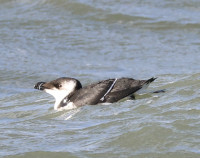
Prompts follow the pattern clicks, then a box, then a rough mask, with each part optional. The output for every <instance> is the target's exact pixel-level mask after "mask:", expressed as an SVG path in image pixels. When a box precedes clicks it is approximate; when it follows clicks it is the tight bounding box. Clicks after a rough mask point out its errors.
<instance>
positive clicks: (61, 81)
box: [34, 77, 156, 110]
mask: <svg viewBox="0 0 200 158" xmlns="http://www.w3.org/2000/svg"><path fill="white" fill-rule="evenodd" d="M155 79H156V78H153V77H152V78H150V79H148V80H135V79H133V78H116V79H107V80H103V81H100V82H98V83H93V84H91V85H88V86H85V87H82V85H81V83H80V81H79V80H77V79H75V78H69V77H62V78H58V79H56V80H53V81H50V82H38V83H37V84H36V85H35V86H34V88H35V89H38V90H44V91H45V92H47V93H49V94H51V95H53V96H54V98H55V105H54V109H55V110H59V109H73V108H76V107H80V106H83V105H96V104H98V103H114V102H117V101H119V100H121V99H123V98H126V97H128V96H131V95H133V94H134V93H135V92H137V91H139V90H141V89H143V88H147V87H148V85H149V84H150V83H151V82H153V81H154V80H155Z"/></svg>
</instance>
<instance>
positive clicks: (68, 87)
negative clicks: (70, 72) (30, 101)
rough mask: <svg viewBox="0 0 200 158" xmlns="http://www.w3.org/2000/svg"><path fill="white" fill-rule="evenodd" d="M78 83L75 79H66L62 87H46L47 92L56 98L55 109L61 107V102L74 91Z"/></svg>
mask: <svg viewBox="0 0 200 158" xmlns="http://www.w3.org/2000/svg"><path fill="white" fill-rule="evenodd" d="M75 87H76V83H75V82H74V81H66V82H64V83H62V87H61V88H60V89H57V88H56V87H54V88H52V89H45V92H47V93H49V94H51V95H52V96H53V97H54V98H55V104H54V110H58V109H59V105H60V102H61V101H62V100H63V99H64V98H65V97H67V96H68V95H69V94H70V93H72V92H73V91H74V89H75Z"/></svg>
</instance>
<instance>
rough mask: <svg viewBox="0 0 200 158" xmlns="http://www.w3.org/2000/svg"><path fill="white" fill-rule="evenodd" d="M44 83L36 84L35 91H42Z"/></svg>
mask: <svg viewBox="0 0 200 158" xmlns="http://www.w3.org/2000/svg"><path fill="white" fill-rule="evenodd" d="M45 83H46V82H38V83H36V84H35V86H34V88H35V89H38V90H44V87H43V85H44V84H45Z"/></svg>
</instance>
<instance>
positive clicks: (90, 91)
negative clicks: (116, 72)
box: [69, 79, 114, 106]
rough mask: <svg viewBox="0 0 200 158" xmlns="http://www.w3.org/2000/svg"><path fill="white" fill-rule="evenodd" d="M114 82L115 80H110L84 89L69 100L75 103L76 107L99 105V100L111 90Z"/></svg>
mask: <svg viewBox="0 0 200 158" xmlns="http://www.w3.org/2000/svg"><path fill="white" fill-rule="evenodd" d="M113 82H114V79H108V80H104V81H101V82H98V83H95V84H91V85H89V86H86V87H83V88H82V89H80V90H77V91H76V92H75V93H74V94H73V95H72V96H71V97H70V98H69V100H70V101H71V102H73V103H74V104H75V105H76V106H82V105H95V104H98V103H99V100H100V99H101V98H102V97H103V96H104V94H105V93H106V92H107V91H108V90H109V88H110V87H111V85H112V84H113Z"/></svg>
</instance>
